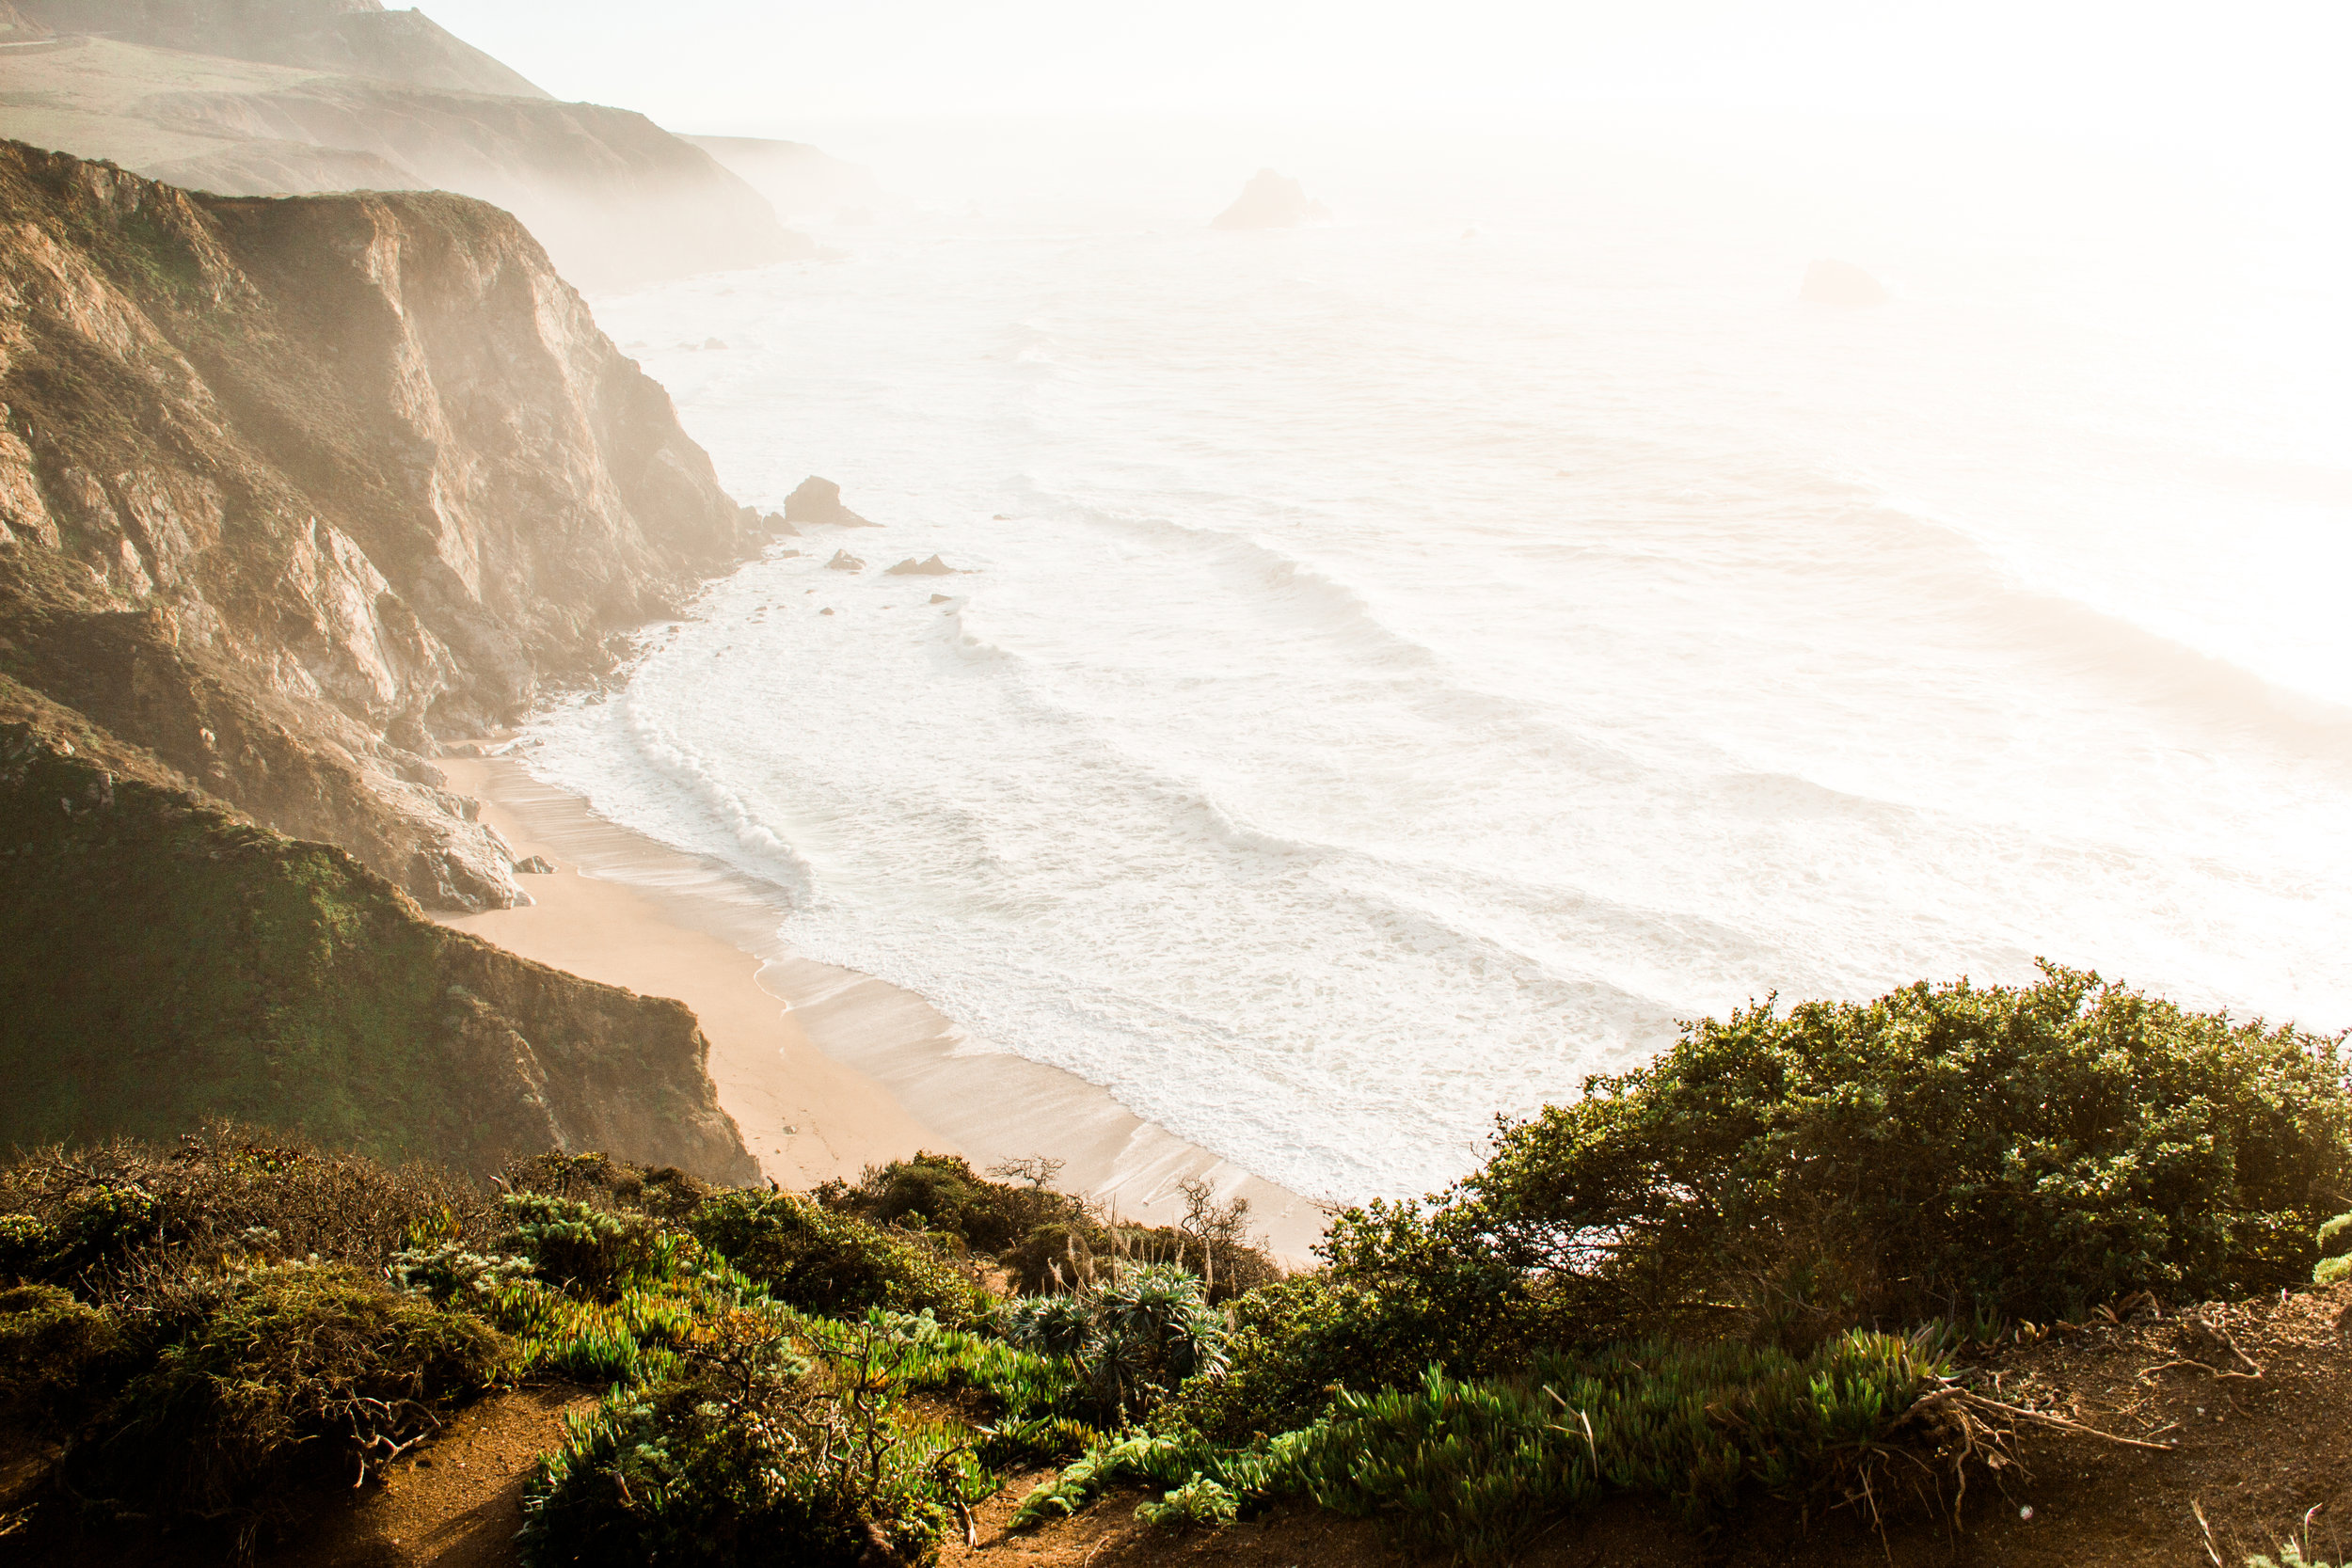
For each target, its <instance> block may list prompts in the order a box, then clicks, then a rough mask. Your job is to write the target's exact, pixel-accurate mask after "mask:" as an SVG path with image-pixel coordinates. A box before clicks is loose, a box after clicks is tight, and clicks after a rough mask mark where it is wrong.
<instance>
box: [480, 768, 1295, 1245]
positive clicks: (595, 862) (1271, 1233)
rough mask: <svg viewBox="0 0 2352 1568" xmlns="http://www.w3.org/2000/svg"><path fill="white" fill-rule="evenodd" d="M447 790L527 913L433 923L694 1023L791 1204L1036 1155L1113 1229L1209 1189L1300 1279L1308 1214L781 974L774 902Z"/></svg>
mask: <svg viewBox="0 0 2352 1568" xmlns="http://www.w3.org/2000/svg"><path fill="white" fill-rule="evenodd" d="M440 766H441V767H442V768H443V769H444V770H445V771H446V772H447V773H448V774H449V776H450V786H451V787H452V788H453V789H455V790H457V791H459V792H460V793H463V794H466V795H470V796H472V797H474V798H475V799H477V800H481V801H482V802H483V807H482V815H483V819H484V820H485V821H487V822H488V823H490V824H491V825H492V826H493V827H495V828H497V829H498V831H499V832H501V833H502V834H503V835H505V837H506V839H507V840H508V842H509V843H511V844H512V845H513V846H514V847H515V851H516V855H517V856H530V855H534V854H535V855H539V856H542V857H544V858H545V859H547V860H548V861H549V862H552V863H554V864H555V865H556V867H557V870H556V872H555V874H553V875H552V876H539V877H524V878H522V879H520V880H521V881H522V884H523V886H524V889H525V890H526V891H527V892H529V893H530V894H531V895H532V897H533V898H534V899H536V900H537V902H536V903H535V904H533V905H532V906H531V907H530V908H527V909H515V910H500V911H491V912H489V913H485V914H475V915H463V916H452V917H444V918H445V919H446V923H447V924H449V925H450V926H453V927H456V928H457V929H459V930H464V931H470V932H472V933H474V934H475V935H477V936H480V937H483V938H485V939H486V940H488V941H490V942H497V943H498V944H499V945H500V946H501V947H505V948H507V949H509V950H510V951H512V952H516V953H519V954H521V955H522V956H523V957H525V958H535V959H537V960H539V961H540V962H542V963H546V964H551V965H553V966H554V967H556V968H559V969H565V970H569V971H571V972H572V973H574V974H582V975H585V976H587V977H588V978H590V979H594V980H602V981H605V982H606V983H608V984H611V985H616V986H625V987H627V988H628V990H634V991H638V992H640V993H643V994H647V995H655V996H673V997H676V998H677V999H678V1000H680V1001H682V1002H684V1003H685V1004H686V1005H687V1006H690V1007H691V1008H693V1009H694V1012H695V1015H696V1016H697V1017H698V1018H700V1019H701V1020H702V1024H703V1030H704V1033H705V1034H706V1035H707V1036H708V1037H709V1038H710V1043H711V1057H710V1073H711V1078H712V1081H713V1082H714V1083H715V1084H716V1085H718V1091H719V1100H720V1103H721V1104H723V1106H725V1107H726V1109H727V1111H728V1113H729V1114H730V1115H732V1116H733V1117H735V1119H736V1121H737V1123H738V1124H739V1125H740V1126H741V1128H742V1129H743V1136H744V1142H745V1143H746V1144H747V1145H748V1146H749V1147H750V1148H751V1150H752V1153H753V1155H754V1156H755V1158H757V1159H758V1161H759V1162H760V1164H761V1166H762V1168H763V1169H765V1170H766V1171H767V1173H768V1174H769V1175H771V1176H772V1177H773V1178H775V1180H778V1181H780V1182H782V1183H783V1184H784V1185H786V1186H787V1187H800V1188H805V1187H808V1186H810V1185H813V1184H814V1183H815V1182H817V1181H820V1180H825V1179H826V1178H828V1177H834V1176H840V1177H846V1178H850V1179H852V1180H854V1179H855V1177H856V1176H857V1174H858V1172H859V1170H860V1169H862V1168H863V1167H864V1166H865V1165H866V1164H871V1163H879V1162H882V1161H887V1160H892V1159H898V1158H903V1157H905V1156H907V1155H910V1154H913V1153H914V1152H915V1151H916V1150H918V1149H933V1150H938V1151H942V1152H954V1153H961V1154H963V1155H964V1156H966V1157H967V1158H969V1159H970V1160H971V1161H972V1162H973V1164H976V1165H977V1166H980V1167H981V1168H983V1169H985V1168H986V1167H987V1166H988V1165H990V1164H993V1163H995V1162H996V1161H999V1160H1004V1159H1011V1158H1020V1157H1024V1156H1027V1155H1034V1154H1042V1155H1048V1156H1052V1157H1054V1158H1057V1159H1061V1160H1065V1161H1067V1162H1068V1164H1067V1166H1066V1167H1065V1168H1064V1170H1063V1172H1062V1175H1061V1179H1060V1180H1059V1182H1058V1185H1060V1186H1061V1187H1062V1188H1064V1189H1065V1190H1067V1191H1072V1192H1082V1193H1087V1194H1089V1195H1092V1196H1097V1197H1100V1198H1102V1199H1104V1201H1106V1202H1108V1203H1109V1204H1111V1205H1112V1206H1113V1207H1115V1208H1116V1209H1117V1210H1118V1211H1119V1212H1121V1213H1123V1214H1133V1215H1137V1216H1140V1217H1142V1218H1145V1219H1148V1220H1153V1221H1159V1220H1166V1219H1170V1218H1173V1217H1175V1215H1176V1214H1177V1213H1179V1212H1181V1206H1180V1200H1179V1199H1178V1198H1177V1197H1176V1196H1175V1194H1174V1188H1175V1185H1176V1183H1177V1182H1178V1181H1180V1180H1185V1179H1187V1178H1190V1177H1194V1176H1200V1177H1205V1178H1206V1179H1207V1180H1209V1181H1210V1182H1211V1183H1212V1184H1213V1185H1214V1186H1215V1187H1216V1189H1217V1190H1218V1192H1219V1193H1220V1195H1222V1196H1244V1197H1247V1198H1248V1200H1249V1203H1250V1209H1251V1214H1252V1219H1253V1222H1254V1223H1255V1225H1256V1226H1257V1227H1259V1228H1260V1229H1261V1230H1262V1231H1263V1233H1264V1234H1265V1236H1266V1237H1267V1238H1268V1239H1269V1240H1270V1242H1271V1243H1272V1245H1273V1247H1274V1249H1275V1251H1276V1252H1277V1253H1278V1254H1279V1255H1281V1256H1284V1257H1286V1258H1290V1259H1296V1260H1302V1261H1303V1260H1305V1259H1307V1258H1308V1256H1309V1254H1310V1252H1311V1249H1312V1246H1313V1244H1314V1242H1315V1240H1316V1238H1317V1237H1318V1236H1320V1234H1321V1233H1322V1229H1323V1224H1324V1213H1323V1211H1322V1210H1321V1209H1320V1208H1319V1207H1318V1206H1317V1205H1316V1204H1314V1203H1312V1202H1311V1201H1309V1200H1308V1199H1306V1198H1304V1197H1302V1196H1300V1195H1299V1194H1296V1193H1294V1192H1291V1191H1290V1190H1288V1189H1287V1188H1284V1187H1280V1186H1278V1185H1276V1184H1275V1183H1273V1182H1270V1181H1266V1180H1262V1179H1261V1178H1258V1177H1256V1176H1253V1175H1251V1174H1250V1173H1249V1172H1248V1171H1246V1170H1244V1169H1242V1168H1241V1167H1239V1166H1237V1165H1235V1164H1232V1163H1231V1162H1229V1161H1224V1160H1220V1159H1218V1158H1217V1157H1216V1156H1215V1155H1214V1154H1211V1153H1209V1152H1208V1151H1206V1150H1204V1149H1202V1148H1199V1147H1198V1146H1196V1145H1194V1144H1190V1143H1187V1142H1185V1141H1184V1139H1181V1138H1178V1137H1176V1136H1174V1135H1173V1134H1171V1133H1169V1132H1167V1131H1166V1130H1165V1129H1163V1128H1160V1127H1157V1126H1154V1125H1153V1124H1152V1123H1150V1122H1147V1121H1145V1120H1143V1119H1141V1118H1140V1117H1136V1116H1135V1115H1134V1114H1133V1113H1132V1112H1129V1111H1128V1110H1127V1109H1126V1108H1125V1107H1124V1106H1121V1105H1120V1103H1119V1102H1118V1101H1115V1100H1113V1099H1112V1098H1111V1097H1110V1095H1109V1094H1107V1093H1106V1092H1104V1090H1103V1089H1101V1088H1098V1087H1096V1086H1095V1085H1091V1084H1089V1083H1087V1082H1085V1081H1084V1080H1083V1079H1080V1078H1077V1077H1075V1076H1073V1075H1072V1074H1070V1073H1066V1072H1062V1071H1059V1070H1057V1069H1054V1068H1050V1067H1044V1066H1041V1065H1040V1064H1038V1063H1035V1062H1030V1061H1027V1060H1025V1059H1024V1058H1022V1057H1020V1056H1016V1055H1013V1054H1011V1053H1008V1052H1002V1051H992V1050H988V1049H985V1048H983V1047H980V1046H978V1045H977V1044H976V1043H975V1042H974V1041H972V1040H970V1039H969V1038H968V1037H965V1036H964V1035H963V1034H962V1033H961V1031H960V1030H958V1029H957V1028H956V1027H955V1025H954V1024H953V1023H952V1022H950V1021H949V1020H947V1019H946V1018H945V1017H943V1016H942V1015H941V1014H940V1013H939V1012H938V1010H937V1009H935V1008H933V1007H932V1006H930V1004H929V1003H927V1002H926V1001H925V1000H924V999H923V998H922V997H920V996H917V995H915V994H914V992H912V991H907V990H900V989H899V988H898V987H896V986H891V985H887V984H885V983H883V982H882V981H881V980H877V979H875V978H874V977H872V976H871V975H866V974H857V973H855V972H854V971H851V970H846V969H839V968H835V967H834V966H833V965H830V964H820V963H816V962H813V961H811V960H809V959H807V958H802V957H799V956H798V955H796V954H793V953H792V952H790V951H789V950H788V949H787V948H785V947H783V946H782V945H781V944H780V943H779V942H777V940H776V936H775V932H776V927H777V926H778V924H779V923H780V920H781V914H780V911H778V909H777V907H776V904H775V902H774V895H773V894H772V893H771V891H770V890H767V889H764V888H762V887H761V886H759V885H758V884H756V883H754V882H751V881H749V880H748V879H744V878H741V877H739V876H737V875H735V874H733V873H732V872H730V871H728V870H727V869H725V868H724V867H721V866H717V865H714V864H712V863H709V862H707V861H704V860H702V859H699V858H697V857H694V856H691V855H686V854H681V853H679V852H678V851H675V850H673V849H670V848H669V847H666V846H663V845H660V844H658V843H655V842H654V841H652V840H650V839H647V838H644V837H643V836H641V835H639V834H636V833H632V832H628V831H627V830H625V829H622V828H618V827H615V826H614V825H613V824H612V823H611V822H608V821H606V820H605V819H603V818H602V817H599V816H596V815H595V813H593V812H592V811H590V810H589V809H588V807H587V805H586V804H585V802H583V801H581V800H579V799H577V798H576V797H573V796H570V795H567V794H565V793H564V792H563V791H561V790H558V789H554V788H552V787H550V786H548V785H546V784H541V783H539V782H538V781H537V780H535V779H533V778H532V777H531V775H530V774H529V773H527V772H525V771H524V770H523V769H522V768H521V767H520V766H518V765H517V764H516V763H514V762H513V761H511V760H508V759H505V758H500V757H491V758H445V759H443V760H442V762H441V764H440Z"/></svg>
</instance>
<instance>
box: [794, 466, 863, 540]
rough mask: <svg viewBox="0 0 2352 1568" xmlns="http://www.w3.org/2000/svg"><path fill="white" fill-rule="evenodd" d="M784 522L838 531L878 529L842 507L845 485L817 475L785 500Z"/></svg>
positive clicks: (809, 478) (811, 476)
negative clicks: (828, 527)
mask: <svg viewBox="0 0 2352 1568" xmlns="http://www.w3.org/2000/svg"><path fill="white" fill-rule="evenodd" d="M784 520H785V521H786V522H788V523H807V524H814V525H819V526H822V525H826V524H830V525H831V526H833V527H834V528H878V527H880V526H881V525H880V524H877V523H869V522H867V521H866V519H865V518H863V517H861V516H859V515H857V514H856V513H854V512H852V511H850V509H849V508H848V507H846V506H844V505H842V504H841V486H840V485H838V484H835V483H834V482H833V481H832V480H829V479H818V477H817V476H816V475H815V474H811V475H809V476H808V477H807V478H806V479H804V480H803V481H801V487H800V488H799V489H797V490H795V491H793V492H792V493H791V494H790V495H788V496H787V497H785V498H784Z"/></svg>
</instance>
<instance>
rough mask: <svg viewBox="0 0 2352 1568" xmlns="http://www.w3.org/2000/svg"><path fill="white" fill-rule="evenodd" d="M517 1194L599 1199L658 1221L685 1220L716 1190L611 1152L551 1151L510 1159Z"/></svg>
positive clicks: (507, 1174)
mask: <svg viewBox="0 0 2352 1568" xmlns="http://www.w3.org/2000/svg"><path fill="white" fill-rule="evenodd" d="M501 1180H503V1181H504V1182H505V1183H506V1185H507V1188H508V1189H509V1190H510V1191H513V1192H520V1193H540V1194H544V1195H545V1196H549V1197H567V1198H583V1199H596V1200H597V1207H599V1208H606V1209H627V1210H630V1211H632V1212H637V1213H643V1214H649V1215H651V1216H653V1217H654V1218H655V1219H658V1220H664V1221H672V1220H682V1219H684V1218H685V1217H686V1216H687V1215H688V1214H690V1213H691V1212H693V1211H694V1209H695V1207H696V1206H697V1205H698V1204H700V1203H701V1202H702V1201H703V1199H705V1198H707V1197H708V1196H710V1194H711V1191H712V1188H711V1187H710V1185H709V1184H708V1183H707V1182H706V1181H703V1180H700V1179H698V1178H696V1177H692V1176H689V1175H688V1174H687V1173H686V1172H684V1171H682V1170H679V1169H678V1168H677V1167H676V1166H675V1165H660V1166H645V1165H640V1164H632V1163H631V1162H629V1161H627V1160H615V1159H613V1158H612V1156H611V1155H609V1154H600V1153H594V1152H591V1153H587V1154H565V1153H564V1152H563V1151H561V1150H560V1149H551V1150H549V1151H548V1152H547V1153H545V1154H534V1155H532V1156H531V1157H530V1158H529V1159H523V1160H510V1161H509V1162H507V1164H506V1167H505V1170H504V1171H503V1172H502V1173H501Z"/></svg>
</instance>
